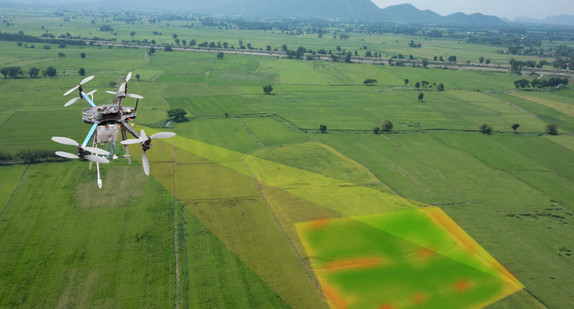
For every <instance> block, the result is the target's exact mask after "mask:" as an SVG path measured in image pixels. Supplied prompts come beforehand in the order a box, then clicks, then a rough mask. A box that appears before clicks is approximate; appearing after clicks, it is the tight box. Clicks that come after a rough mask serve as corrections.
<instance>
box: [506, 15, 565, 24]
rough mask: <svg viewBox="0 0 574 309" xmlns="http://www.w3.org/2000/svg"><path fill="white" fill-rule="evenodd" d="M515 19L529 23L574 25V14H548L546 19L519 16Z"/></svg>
mask: <svg viewBox="0 0 574 309" xmlns="http://www.w3.org/2000/svg"><path fill="white" fill-rule="evenodd" d="M514 21H515V22H519V23H528V24H548V25H563V26H574V16H572V15H557V16H548V17H546V18H544V19H534V18H530V17H518V18H516V19H515V20H514Z"/></svg>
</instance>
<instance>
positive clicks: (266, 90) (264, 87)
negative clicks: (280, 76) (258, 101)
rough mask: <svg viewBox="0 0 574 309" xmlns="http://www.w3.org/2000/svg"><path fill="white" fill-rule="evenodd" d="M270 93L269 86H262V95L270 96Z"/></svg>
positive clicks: (270, 88)
mask: <svg viewBox="0 0 574 309" xmlns="http://www.w3.org/2000/svg"><path fill="white" fill-rule="evenodd" d="M271 91H273V86H271V85H267V86H263V93H265V94H267V95H270V94H271Z"/></svg>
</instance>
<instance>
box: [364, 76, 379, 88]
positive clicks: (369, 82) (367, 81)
mask: <svg viewBox="0 0 574 309" xmlns="http://www.w3.org/2000/svg"><path fill="white" fill-rule="evenodd" d="M376 82H377V80H376V79H372V78H367V79H365V81H363V84H364V85H365V86H369V85H372V84H374V83H376Z"/></svg>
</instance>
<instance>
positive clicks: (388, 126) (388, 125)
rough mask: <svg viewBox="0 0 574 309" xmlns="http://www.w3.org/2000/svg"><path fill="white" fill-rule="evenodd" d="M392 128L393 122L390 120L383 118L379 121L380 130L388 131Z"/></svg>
mask: <svg viewBox="0 0 574 309" xmlns="http://www.w3.org/2000/svg"><path fill="white" fill-rule="evenodd" d="M392 129H393V123H392V122H391V121H390V120H387V119H385V120H383V122H382V123H381V131H383V132H390V131H391V130H392Z"/></svg>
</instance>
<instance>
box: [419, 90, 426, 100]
mask: <svg viewBox="0 0 574 309" xmlns="http://www.w3.org/2000/svg"><path fill="white" fill-rule="evenodd" d="M424 97H425V95H424V94H423V93H422V92H421V93H419V101H422V100H423V99H424Z"/></svg>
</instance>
